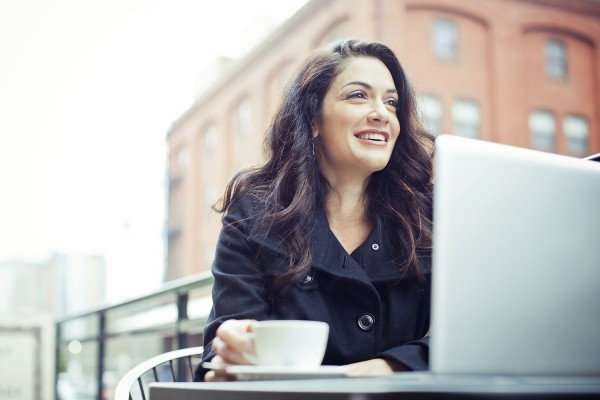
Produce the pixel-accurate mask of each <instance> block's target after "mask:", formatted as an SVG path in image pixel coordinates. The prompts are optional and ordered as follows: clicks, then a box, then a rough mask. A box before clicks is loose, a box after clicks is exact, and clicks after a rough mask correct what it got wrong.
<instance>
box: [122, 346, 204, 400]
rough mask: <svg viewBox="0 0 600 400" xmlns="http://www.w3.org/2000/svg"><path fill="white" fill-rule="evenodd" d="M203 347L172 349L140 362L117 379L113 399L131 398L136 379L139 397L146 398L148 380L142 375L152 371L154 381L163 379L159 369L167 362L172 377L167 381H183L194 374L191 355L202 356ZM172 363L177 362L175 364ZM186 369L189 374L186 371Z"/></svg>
mask: <svg viewBox="0 0 600 400" xmlns="http://www.w3.org/2000/svg"><path fill="white" fill-rule="evenodd" d="M203 349H204V348H203V347H202V346H199V347H189V348H186V349H180V350H173V351H169V352H166V353H163V354H159V355H157V356H154V357H152V358H150V359H148V360H146V361H143V362H141V363H140V364H138V365H136V366H135V367H133V368H132V369H131V370H129V372H127V373H126V374H125V375H124V376H123V377H122V378H121V380H119V383H118V384H117V387H116V389H115V397H114V400H133V396H132V394H131V392H132V389H133V386H134V384H135V382H136V381H137V383H138V386H139V390H140V393H141V398H142V399H143V400H146V399H147V393H146V390H147V383H148V382H145V381H144V380H143V379H142V377H144V376H148V375H149V374H146V373H149V372H150V371H152V375H153V381H154V382H161V381H164V380H163V379H161V378H160V375H161V374H160V372H161V371H160V370H159V369H160V368H162V367H167V363H168V367H167V368H168V369H169V370H170V377H169V378H171V379H172V380H169V382H178V381H183V380H185V379H187V377H192V376H193V375H194V364H193V362H192V357H200V356H202V351H203ZM163 364H164V366H163ZM174 364H177V366H175V365H174ZM188 369H189V374H188V373H187V372H188Z"/></svg>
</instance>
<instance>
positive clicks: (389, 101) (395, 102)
mask: <svg viewBox="0 0 600 400" xmlns="http://www.w3.org/2000/svg"><path fill="white" fill-rule="evenodd" d="M385 104H387V105H390V106H392V107H394V108H398V100H396V99H394V98H390V99H387V100H386V101H385Z"/></svg>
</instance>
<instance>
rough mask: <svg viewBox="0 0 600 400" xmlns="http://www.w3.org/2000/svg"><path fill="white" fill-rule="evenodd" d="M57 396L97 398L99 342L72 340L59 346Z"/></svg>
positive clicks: (62, 399) (74, 399) (69, 399)
mask: <svg viewBox="0 0 600 400" xmlns="http://www.w3.org/2000/svg"><path fill="white" fill-rule="evenodd" d="M58 357H59V362H58V371H57V374H58V376H57V386H56V390H57V394H58V396H57V398H58V399H59V400H88V399H89V400H92V399H96V398H97V392H98V384H97V380H96V378H97V377H98V361H97V358H98V343H97V342H95V341H94V342H76V341H71V342H69V343H68V344H63V345H61V346H60V347H59V355H58Z"/></svg>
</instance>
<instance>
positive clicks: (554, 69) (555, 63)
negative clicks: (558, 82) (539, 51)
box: [545, 39, 568, 79]
mask: <svg viewBox="0 0 600 400" xmlns="http://www.w3.org/2000/svg"><path fill="white" fill-rule="evenodd" d="M545 51H546V73H547V74H548V76H551V77H552V78H557V79H566V78H567V72H568V69H567V48H566V46H565V44H564V43H563V42H561V41H560V40H556V39H550V40H548V41H546V49H545Z"/></svg>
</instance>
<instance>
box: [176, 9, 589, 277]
mask: <svg viewBox="0 0 600 400" xmlns="http://www.w3.org/2000/svg"><path fill="white" fill-rule="evenodd" d="M346 37H353V38H362V39H369V40H378V41H381V42H383V43H386V44H388V45H389V46H390V47H391V48H393V49H394V51H395V52H396V54H397V55H398V57H399V58H400V60H401V62H402V63H403V65H404V67H405V68H406V70H407V73H408V75H409V77H410V78H411V79H412V81H413V83H414V86H415V88H416V90H417V92H418V95H419V104H420V109H421V112H422V114H423V118H424V120H425V122H426V124H427V125H428V126H429V127H430V129H431V130H432V131H434V132H435V133H440V132H443V133H453V134H457V135H464V136H469V137H475V138H479V139H483V140H490V141H495V142H501V143H506V144H510V145H516V146H522V147H529V148H535V149H540V150H544V151H550V152H556V153H560V154H567V155H572V156H576V157H580V156H584V155H587V154H592V153H596V152H600V131H599V129H598V125H599V122H600V98H599V97H600V54H599V53H598V48H599V46H600V1H596V0H470V1H464V0H371V1H366V0H310V1H309V2H307V3H306V5H305V6H304V7H303V8H302V9H300V10H299V11H298V12H297V13H296V14H295V15H294V16H293V17H291V18H290V19H289V20H288V21H287V22H286V23H285V24H283V25H282V26H281V27H280V28H279V29H278V30H277V31H276V32H274V33H273V34H272V35H270V36H269V37H267V38H266V39H265V40H264V41H263V42H262V43H261V44H260V45H258V46H257V47H256V48H255V49H254V50H252V51H251V52H250V53H249V54H248V55H247V56H246V57H245V58H244V59H243V60H240V61H239V62H238V63H237V64H236V65H234V66H233V67H230V68H228V69H227V72H226V74H224V76H222V78H221V79H220V80H219V81H217V82H215V84H214V85H213V86H211V87H210V88H209V89H208V90H206V91H205V92H204V93H203V95H202V96H201V97H199V98H198V100H197V102H196V103H195V104H194V105H193V106H192V107H191V109H190V110H189V111H187V112H186V113H185V114H184V115H183V116H182V117H181V118H180V119H179V120H178V121H176V122H175V123H174V124H173V127H172V129H171V131H170V132H169V135H168V147H169V160H168V161H169V162H168V165H169V169H168V176H169V196H168V198H169V200H168V221H167V224H168V257H167V264H168V265H167V273H166V277H167V279H174V278H177V277H181V276H185V275H189V274H192V273H197V272H200V271H204V270H207V269H208V268H209V267H210V263H211V261H212V257H213V254H214V246H215V243H216V240H217V234H218V230H219V228H220V215H218V214H216V213H214V212H213V211H211V209H210V205H211V204H213V203H214V202H215V201H216V200H217V199H218V197H219V196H220V195H221V193H222V191H223V189H224V187H225V184H226V182H227V181H228V179H229V178H230V177H231V176H232V175H233V173H234V172H235V171H237V170H238V169H239V168H241V167H243V166H247V165H250V164H255V163H257V162H260V161H261V158H262V141H263V133H264V128H265V127H266V125H267V123H268V120H269V116H270V114H271V113H272V111H273V109H274V106H275V103H276V101H277V99H278V94H279V92H280V90H281V89H282V87H283V85H284V83H285V81H286V80H287V78H288V77H289V76H290V75H291V72H292V71H293V70H294V69H295V68H296V66H297V65H298V64H299V62H300V61H301V60H302V59H303V58H304V57H305V56H306V55H307V54H308V53H309V52H310V51H311V50H312V49H314V48H316V47H320V46H322V45H324V44H327V43H329V42H330V41H332V40H335V39H339V38H346Z"/></svg>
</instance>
